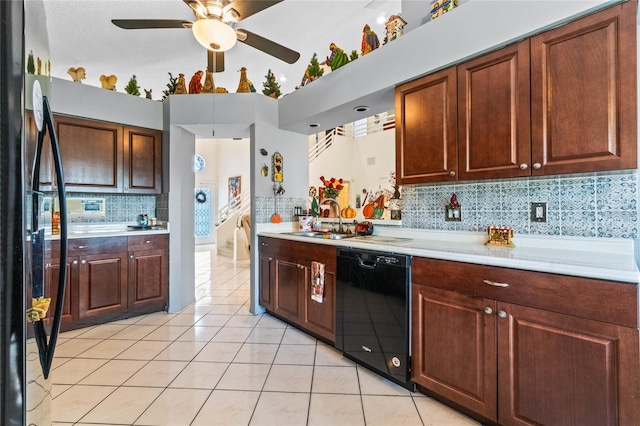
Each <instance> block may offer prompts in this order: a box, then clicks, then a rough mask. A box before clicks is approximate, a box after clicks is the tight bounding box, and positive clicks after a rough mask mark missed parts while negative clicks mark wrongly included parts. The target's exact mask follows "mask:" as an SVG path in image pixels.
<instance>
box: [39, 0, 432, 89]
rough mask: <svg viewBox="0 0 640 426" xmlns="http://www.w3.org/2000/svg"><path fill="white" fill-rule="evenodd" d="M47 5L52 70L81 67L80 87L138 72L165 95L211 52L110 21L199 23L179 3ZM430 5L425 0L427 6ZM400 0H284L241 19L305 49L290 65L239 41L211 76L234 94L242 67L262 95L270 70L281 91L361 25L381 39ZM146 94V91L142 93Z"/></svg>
mask: <svg viewBox="0 0 640 426" xmlns="http://www.w3.org/2000/svg"><path fill="white" fill-rule="evenodd" d="M44 3H45V10H46V16H47V27H48V30H49V45H50V47H49V48H50V57H51V74H52V76H54V77H58V78H63V79H69V80H70V79H71V77H69V75H68V74H67V70H68V69H69V68H70V67H73V68H76V67H80V66H82V67H84V68H85V70H86V79H85V80H84V81H83V84H89V85H93V86H98V87H100V81H99V77H100V75H102V74H106V75H111V74H114V75H116V76H117V77H118V83H117V86H116V89H117V90H118V91H119V92H124V87H125V86H126V85H127V82H128V81H129V79H130V78H131V76H132V75H134V74H135V75H136V77H137V80H138V84H139V85H140V87H141V89H143V88H144V89H152V90H153V99H161V98H162V91H163V90H166V88H167V83H168V82H169V75H168V72H171V73H172V74H173V75H174V76H177V75H178V74H179V73H183V74H184V75H185V79H186V81H187V83H188V81H189V79H190V78H191V76H192V75H193V74H194V72H196V71H197V70H202V69H205V68H206V52H205V49H204V48H202V47H201V46H200V45H199V44H198V42H197V41H196V40H195V39H194V38H193V35H192V33H191V31H190V30H187V29H156V30H123V29H120V28H118V27H116V26H115V25H113V24H112V23H111V19H184V20H190V21H192V20H194V17H193V13H192V12H191V9H190V8H189V7H188V6H187V5H186V4H185V3H184V2H183V1H182V0H47V1H45V2H44ZM427 6H428V2H425V7H427ZM400 7H401V1H400V0H374V1H371V0H365V1H360V0H341V1H329V0H285V1H283V2H281V3H279V4H276V5H275V6H272V7H270V8H268V9H266V10H263V11H262V12H259V13H257V14H255V15H253V16H251V17H249V18H247V19H245V20H242V21H241V22H239V23H238V24H237V25H236V27H237V28H245V29H247V30H249V31H252V32H254V33H256V34H259V35H261V36H263V37H266V38H269V39H271V40H273V41H276V42H278V43H280V44H282V45H285V46H287V47H289V48H291V49H293V50H296V51H298V52H300V54H301V56H300V59H299V60H298V61H297V62H296V63H295V64H293V65H289V64H287V63H285V62H282V61H280V60H278V59H275V58H273V57H271V56H269V55H267V54H265V53H263V52H261V51H259V50H256V49H254V48H252V47H249V46H246V45H244V44H242V43H237V44H236V45H235V46H234V47H233V48H232V49H231V50H230V51H228V52H226V54H225V72H223V73H217V74H215V75H214V80H215V85H216V86H217V87H218V86H222V87H225V88H226V89H227V90H228V91H229V92H235V91H236V89H237V87H238V81H239V73H238V70H239V69H240V68H241V67H246V68H247V70H248V71H247V75H248V77H249V79H250V80H252V82H253V83H254V86H255V88H256V90H257V91H259V92H261V91H262V87H263V82H264V81H265V75H266V74H267V71H268V70H269V69H271V70H272V72H273V73H274V74H275V75H276V76H277V77H278V78H280V77H282V76H284V77H286V82H283V81H281V82H280V84H281V91H282V93H283V94H286V93H290V92H292V91H294V90H295V86H297V85H299V84H300V80H301V79H302V76H303V74H304V70H305V69H306V67H307V65H308V63H309V60H310V59H311V57H312V55H313V53H314V52H315V53H317V54H318V57H319V58H320V60H321V61H322V60H324V58H326V56H327V55H329V54H330V51H329V44H330V43H331V42H334V43H336V44H337V45H338V46H340V47H341V48H343V49H344V50H345V51H347V52H351V50H358V51H359V50H360V40H361V37H362V27H364V25H365V24H369V25H370V26H371V28H372V29H373V30H374V31H375V32H376V33H377V34H378V37H379V38H380V41H381V42H382V41H383V39H384V24H383V23H377V20H378V18H379V17H384V19H383V20H382V22H384V21H386V19H387V18H388V17H389V16H390V15H393V14H398V13H400ZM140 91H141V92H142V96H144V91H143V90H140Z"/></svg>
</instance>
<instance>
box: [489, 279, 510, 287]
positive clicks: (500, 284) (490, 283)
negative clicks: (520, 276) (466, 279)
mask: <svg viewBox="0 0 640 426" xmlns="http://www.w3.org/2000/svg"><path fill="white" fill-rule="evenodd" d="M484 283H485V284H488V285H492V286H494V287H509V284H507V283H497V282H495V281H489V280H484Z"/></svg>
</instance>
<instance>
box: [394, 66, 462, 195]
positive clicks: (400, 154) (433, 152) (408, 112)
mask: <svg viewBox="0 0 640 426" xmlns="http://www.w3.org/2000/svg"><path fill="white" fill-rule="evenodd" d="M395 96H396V123H397V126H398V128H399V129H398V130H396V176H397V181H398V183H399V184H405V185H406V184H413V183H426V182H442V181H453V180H456V173H457V167H458V164H457V163H458V159H457V143H456V68H455V67H451V68H448V69H445V70H442V71H440V72H437V73H435V74H431V75H428V76H426V77H422V78H420V79H418V80H415V81H412V82H410V83H407V84H403V85H402V86H399V87H397V88H396V95H395Z"/></svg>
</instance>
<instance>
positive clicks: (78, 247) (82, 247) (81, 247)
mask: <svg viewBox="0 0 640 426" xmlns="http://www.w3.org/2000/svg"><path fill="white" fill-rule="evenodd" d="M76 248H77V249H80V250H82V249H84V248H87V246H76Z"/></svg>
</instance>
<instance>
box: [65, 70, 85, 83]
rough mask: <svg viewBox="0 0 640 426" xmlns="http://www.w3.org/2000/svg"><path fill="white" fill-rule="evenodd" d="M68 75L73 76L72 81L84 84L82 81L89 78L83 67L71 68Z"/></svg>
mask: <svg viewBox="0 0 640 426" xmlns="http://www.w3.org/2000/svg"><path fill="white" fill-rule="evenodd" d="M67 74H69V75H70V76H71V79H72V80H73V81H75V82H76V83H82V80H84V79H85V78H87V73H86V72H85V70H84V68H83V67H78V68H73V67H72V68H69V70H68V71H67Z"/></svg>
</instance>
